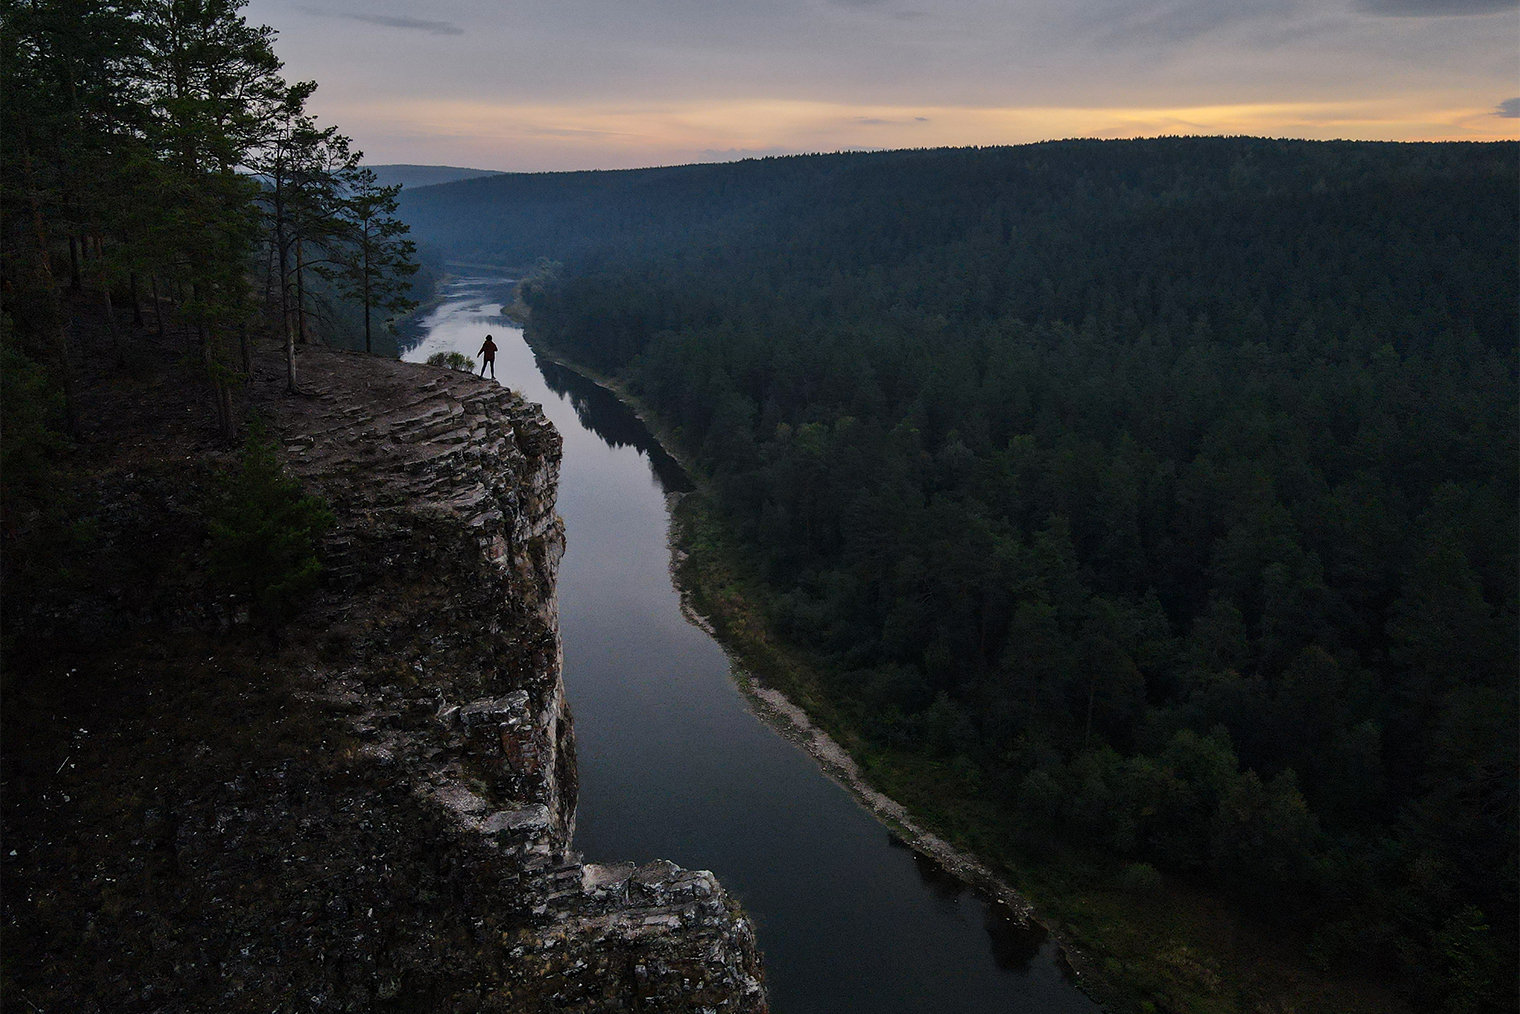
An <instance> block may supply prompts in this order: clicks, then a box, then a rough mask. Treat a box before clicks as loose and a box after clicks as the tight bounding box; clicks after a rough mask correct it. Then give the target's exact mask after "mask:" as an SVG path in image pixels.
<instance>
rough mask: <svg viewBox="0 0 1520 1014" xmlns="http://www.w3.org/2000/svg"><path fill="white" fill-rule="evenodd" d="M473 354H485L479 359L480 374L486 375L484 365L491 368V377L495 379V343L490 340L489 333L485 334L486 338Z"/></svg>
mask: <svg viewBox="0 0 1520 1014" xmlns="http://www.w3.org/2000/svg"><path fill="white" fill-rule="evenodd" d="M475 354H476V355H477V356H485V358H484V359H482V360H481V361H480V375H481V376H482V377H484V376H485V375H486V367H487V366H489V367H490V368H491V379H492V380H495V379H496V343H495V342H493V341H492V340H491V336H490V335H486V340H485V342H484V343H483V344H482V345H481V346H480V351H479V352H477V353H475Z"/></svg>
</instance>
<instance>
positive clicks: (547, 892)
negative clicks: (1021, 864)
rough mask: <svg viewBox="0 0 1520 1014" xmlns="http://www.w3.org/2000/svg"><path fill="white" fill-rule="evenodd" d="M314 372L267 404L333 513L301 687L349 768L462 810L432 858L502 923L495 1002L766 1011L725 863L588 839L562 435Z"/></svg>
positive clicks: (362, 367)
mask: <svg viewBox="0 0 1520 1014" xmlns="http://www.w3.org/2000/svg"><path fill="white" fill-rule="evenodd" d="M302 369H303V377H304V381H305V384H306V387H307V389H308V391H307V393H308V396H307V397H303V398H286V397H282V396H278V395H276V394H275V393H274V385H267V386H265V387H264V388H263V390H265V391H267V394H266V395H265V396H263V397H258V396H256V397H255V402H256V407H257V410H258V411H260V412H261V414H262V415H263V416H264V418H265V419H266V420H268V421H269V422H270V424H271V426H272V428H273V429H274V431H275V432H276V434H277V435H278V437H279V439H280V440H281V441H282V442H283V444H284V447H285V451H286V457H287V463H288V467H289V468H290V469H291V471H292V472H294V473H295V474H296V475H298V476H299V477H300V478H301V479H302V480H303V482H304V483H305V484H306V485H307V486H308V487H310V488H313V489H315V490H319V491H320V492H321V493H322V494H323V495H324V496H325V497H326V498H327V499H328V501H329V503H330V504H331V505H332V508H333V511H334V513H335V515H336V517H337V519H338V522H337V525H336V528H335V530H334V531H333V532H332V533H331V534H330V535H329V536H328V537H327V538H326V540H325V543H324V546H323V557H324V562H325V563H326V566H327V568H328V572H329V580H330V585H331V586H332V590H331V593H330V594H328V595H326V596H325V597H324V600H323V604H322V606H321V607H320V609H319V612H320V615H318V616H316V617H314V618H313V622H312V624H311V626H312V629H313V630H321V631H322V634H321V636H322V637H323V638H325V651H324V653H323V657H324V658H327V659H330V660H332V661H333V662H334V664H332V665H314V666H313V667H312V670H311V672H310V673H309V674H308V678H307V679H306V681H305V682H306V689H305V690H304V691H303V692H302V693H301V695H300V696H301V697H302V698H304V700H305V701H306V702H307V704H308V705H309V706H312V707H315V708H318V709H320V710H321V711H322V712H323V713H324V714H325V715H327V716H329V717H330V718H332V719H333V720H335V721H337V722H339V723H341V724H342V725H343V726H344V727H345V728H346V729H347V730H348V731H349V733H350V735H351V736H352V738H353V742H354V743H356V744H357V745H356V746H354V747H352V748H351V751H350V752H351V753H352V755H353V756H352V758H351V763H352V764H354V765H355V766H356V767H357V768H359V769H370V770H373V771H375V772H377V773H379V774H380V775H381V776H383V777H384V778H385V779H386V780H387V781H388V783H390V784H397V785H401V786H404V787H405V788H406V789H407V790H408V791H409V792H410V795H411V799H412V801H413V804H414V805H419V806H421V807H422V808H423V809H424V810H431V811H432V812H436V813H439V814H443V815H445V816H446V818H447V822H448V824H449V826H450V827H451V829H452V830H451V832H450V834H449V836H448V841H447V843H444V842H440V845H439V848H440V849H441V850H447V851H450V852H457V857H456V858H455V859H452V860H451V863H452V864H453V867H454V868H456V869H457V870H458V871H459V880H460V882H461V887H460V889H461V890H462V891H465V893H466V895H467V897H468V902H467V903H468V904H469V905H470V906H472V907H474V908H479V909H481V911H482V912H487V913H489V916H490V920H489V921H490V924H491V932H490V933H489V934H474V936H475V939H473V940H471V941H470V942H469V946H470V947H475V948H478V947H482V946H483V947H486V948H491V949H495V951H496V952H497V953H495V954H494V955H491V956H488V957H487V959H486V960H484V965H483V967H486V968H488V969H491V970H492V971H491V975H490V977H491V978H493V979H494V980H495V981H490V982H485V983H482V984H481V986H480V989H479V990H478V991H477V993H476V995H477V996H478V999H479V1002H480V1004H481V1008H482V1009H521V1010H539V1009H545V1010H547V1009H553V1010H672V1011H673V1010H711V1011H747V1012H748V1011H763V1010H764V1009H765V998H764V991H763V988H762V985H761V973H760V959H759V955H758V951H757V949H756V946H755V941H754V934H753V931H752V928H751V926H750V924H749V922H748V921H747V919H746V918H745V916H744V915H743V914H742V913H741V912H740V911H739V910H738V908H737V906H736V905H735V904H734V902H733V901H732V900H731V899H730V898H729V896H728V895H727V894H726V892H725V891H724V890H723V888H722V886H721V885H720V884H718V882H717V880H716V879H715V878H714V877H713V875H712V874H711V873H708V872H703V871H689V870H683V869H680V868H679V867H676V866H674V865H673V864H670V863H665V862H655V863H649V864H646V865H644V866H639V867H635V866H633V865H631V864H623V865H593V864H587V863H584V862H583V861H582V859H581V857H580V856H579V855H578V854H577V853H576V852H575V851H574V849H573V847H572V835H573V832H574V827H575V803H576V775H575V747H574V743H575V740H574V732H573V725H572V721H571V716H570V711H569V708H568V706H567V704H566V702H565V697H564V687H563V684H562V681H561V674H560V671H561V653H560V642H559V632H558V617H557V613H556V606H555V587H554V586H555V577H556V571H557V567H558V563H559V560H560V556H561V554H562V552H563V548H564V530H563V525H562V522H561V521H560V519H559V517H558V515H557V514H556V513H555V510H554V497H555V491H556V486H557V482H558V470H559V460H560V438H559V435H558V434H557V433H556V432H555V431H554V430H553V428H552V427H551V426H550V425H549V424H548V422H547V421H546V420H545V419H544V417H543V415H542V413H541V412H540V411H539V409H538V407H537V406H534V405H530V404H527V403H525V402H524V401H523V399H522V398H521V397H520V396H519V395H517V394H515V393H513V392H511V391H509V390H507V389H505V388H502V387H500V386H498V385H497V384H495V383H494V382H492V383H488V382H486V381H483V380H480V379H477V378H474V377H471V376H469V375H468V374H461V373H457V372H454V371H450V370H444V369H438V368H431V367H423V366H414V365H407V364H402V363H395V362H389V361H385V360H378V359H374V358H371V357H363V356H357V355H352V354H346V353H340V352H328V351H312V352H308V353H305V354H304V355H303V360H302ZM410 805H411V804H409V807H408V808H410ZM377 858H383V857H377ZM464 885H467V889H466V887H465V886H464Z"/></svg>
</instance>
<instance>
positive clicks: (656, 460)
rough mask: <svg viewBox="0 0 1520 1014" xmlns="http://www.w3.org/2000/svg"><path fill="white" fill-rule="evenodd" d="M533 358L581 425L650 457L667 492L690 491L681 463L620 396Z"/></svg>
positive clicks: (609, 441)
mask: <svg viewBox="0 0 1520 1014" xmlns="http://www.w3.org/2000/svg"><path fill="white" fill-rule="evenodd" d="M533 359H534V361H535V362H536V363H537V364H538V372H539V373H541V374H543V377H544V383H546V384H548V385H549V390H551V391H553V392H554V393H555V394H558V395H561V396H563V397H565V398H567V399H568V400H569V401H570V404H571V405H572V406H574V408H575V417H576V418H577V419H579V420H580V423H581V425H582V426H584V427H586V428H587V429H588V430H590V431H591V432H593V433H595V434H596V435H597V436H599V437H601V438H602V439H603V440H605V441H606V442H607V446H609V447H612V448H614V449H615V448H619V447H632V448H634V449H635V450H637V451H638V452H639V453H641V454H643V455H645V456H647V457H648V458H649V464H650V467H651V468H653V469H654V473H655V475H656V476H657V477H658V478H659V480H660V485H662V486H664V487H665V489H666V491H667V492H673V493H676V492H679V493H685V492H688V491H690V490H691V488H692V487H691V480H690V479H688V478H687V476H686V470H685V469H683V468H682V467H681V465H680V462H678V461H676V459H675V458H672V457H671V456H670V455H669V454H668V453H667V452H666V450H665V448H664V447H663V446H661V444H660V442H659V441H658V440H656V439H655V438H654V436H653V435H652V434H651V433H650V432H649V428H648V427H647V426H645V425H644V424H643V423H642V422H640V421H639V417H638V416H636V415H634V414H633V413H632V412H631V411H629V409H628V406H626V405H624V404H623V403H622V402H621V401H618V399H617V395H615V394H613V393H612V392H611V391H609V390H607V389H606V388H605V387H602V386H601V385H600V384H597V383H595V382H593V381H590V380H587V379H586V378H585V377H583V376H581V375H580V374H579V373H576V372H575V371H574V370H572V369H568V368H567V367H564V366H561V365H560V364H559V363H556V362H554V361H553V360H550V359H545V358H544V357H543V356H540V355H538V354H537V353H536V352H535V353H534V356H533Z"/></svg>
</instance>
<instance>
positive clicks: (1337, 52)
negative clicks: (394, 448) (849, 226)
mask: <svg viewBox="0 0 1520 1014" xmlns="http://www.w3.org/2000/svg"><path fill="white" fill-rule="evenodd" d="M1517 5H1520V0H1320V2H1318V3H1313V2H1303V0H1233V2H1210V0H1005V2H992V0H743V2H736V0H705V2H704V0H509V2H505V3H503V2H493V3H485V2H482V0H433V2H431V3H429V4H427V5H422V4H415V3H414V4H406V3H400V2H395V0H309V2H308V0H253V2H252V3H250V4H249V5H248V7H247V8H246V15H247V17H248V19H249V20H250V21H252V22H254V23H262V24H268V25H270V26H271V27H273V28H275V29H276V30H278V32H279V40H278V42H277V45H276V49H277V51H278V52H279V54H280V55H281V57H282V58H283V59H284V60H285V62H286V76H287V77H289V78H291V79H296V78H303V79H304V78H313V79H315V80H317V81H319V82H321V88H320V89H319V90H318V92H317V94H316V96H315V97H314V99H313V100H312V108H313V110H314V111H315V112H316V113H317V115H318V116H319V118H320V119H322V121H323V122H327V123H336V124H338V126H339V127H340V128H341V129H342V130H343V131H344V132H345V133H347V134H349V135H351V136H352V137H353V138H354V140H355V142H356V143H357V144H358V145H359V147H361V148H363V149H364V151H365V152H366V154H367V158H368V161H370V162H375V163H382V162H415V163H426V164H446V165H462V166H473V167H478V168H484V169H506V170H544V169H608V168H627V167H634V166H648V165H666V164H671V163H681V162H695V161H712V160H717V159H731V158H742V157H746V156H751V155H765V154H782V153H792V152H805V151H837V150H840V149H847V148H850V149H862V148H904V147H931V146H938V145H973V144H1014V143H1021V142H1025V141H1038V140H1045V139H1049V138H1062V137H1143V136H1154V135H1157V134H1239V133H1245V134H1257V135H1264V136H1272V137H1308V138H1357V139H1382V140H1435V139H1474V140H1488V139H1497V138H1514V137H1517V136H1520V6H1517Z"/></svg>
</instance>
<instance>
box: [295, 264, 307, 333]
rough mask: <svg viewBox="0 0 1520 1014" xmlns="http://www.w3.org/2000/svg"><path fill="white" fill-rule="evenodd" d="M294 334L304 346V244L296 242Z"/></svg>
mask: <svg viewBox="0 0 1520 1014" xmlns="http://www.w3.org/2000/svg"><path fill="white" fill-rule="evenodd" d="M296 325H297V326H296V334H297V336H298V339H299V341H300V342H301V344H302V345H305V344H306V250H305V244H303V243H302V242H301V241H300V240H299V239H297V240H296Z"/></svg>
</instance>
